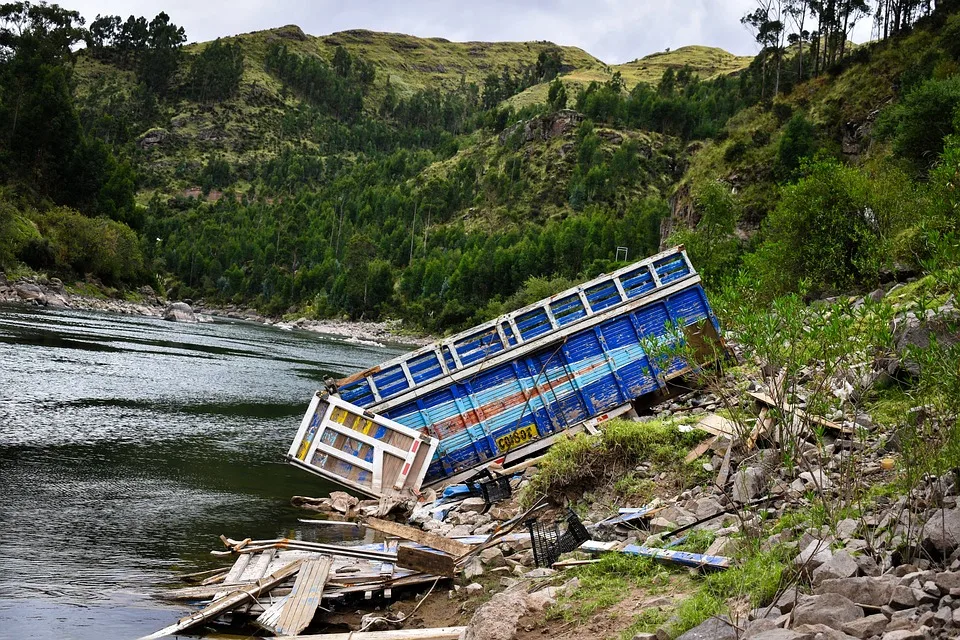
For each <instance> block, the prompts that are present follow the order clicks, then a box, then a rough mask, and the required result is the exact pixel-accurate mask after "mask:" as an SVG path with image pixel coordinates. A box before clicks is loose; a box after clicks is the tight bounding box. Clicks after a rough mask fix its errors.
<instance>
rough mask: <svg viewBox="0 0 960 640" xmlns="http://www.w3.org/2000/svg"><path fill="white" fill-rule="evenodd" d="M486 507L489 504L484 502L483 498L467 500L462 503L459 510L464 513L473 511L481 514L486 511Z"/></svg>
mask: <svg viewBox="0 0 960 640" xmlns="http://www.w3.org/2000/svg"><path fill="white" fill-rule="evenodd" d="M486 507H487V503H486V502H485V501H484V500H483V498H467V499H466V500H464V501H463V502H461V503H460V506H459V509H460V511H463V512H467V511H473V512H475V513H480V512H481V511H483V510H484V509H486Z"/></svg>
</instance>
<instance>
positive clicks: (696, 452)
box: [683, 436, 720, 464]
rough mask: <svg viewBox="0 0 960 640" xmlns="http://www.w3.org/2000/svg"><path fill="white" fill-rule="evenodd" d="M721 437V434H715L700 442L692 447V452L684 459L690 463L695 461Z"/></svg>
mask: <svg viewBox="0 0 960 640" xmlns="http://www.w3.org/2000/svg"><path fill="white" fill-rule="evenodd" d="M719 439H720V436H713V437H712V438H707V439H706V440H704V441H703V442H701V443H700V444H698V445H697V446H696V447H694V448H693V449H691V450H690V453H688V454H687V457H686V458H684V459H683V461H684V462H686V463H688V464H689V463H691V462H693V461H694V460H696V459H697V458H699V457H700V456H702V455H703V454H705V453H706V452H707V450H708V449H709V448H710V447H712V446H713V445H714V444H715V443H716V441H717V440H719Z"/></svg>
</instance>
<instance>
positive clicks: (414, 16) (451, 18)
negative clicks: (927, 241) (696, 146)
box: [52, 0, 871, 64]
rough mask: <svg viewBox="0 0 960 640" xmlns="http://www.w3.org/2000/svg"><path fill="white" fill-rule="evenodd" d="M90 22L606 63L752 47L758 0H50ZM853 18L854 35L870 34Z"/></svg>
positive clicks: (193, 35) (200, 36)
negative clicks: (524, 46) (477, 44)
mask: <svg viewBox="0 0 960 640" xmlns="http://www.w3.org/2000/svg"><path fill="white" fill-rule="evenodd" d="M52 1H53V2H57V3H58V4H61V5H62V6H64V7H66V8H68V9H76V10H78V11H79V12H80V14H81V15H82V16H84V17H85V18H86V19H87V22H88V23H89V21H90V20H93V19H94V18H95V17H96V16H97V14H101V15H120V16H123V17H126V16H128V15H130V14H131V13H133V14H135V15H138V16H139V15H143V16H146V17H147V18H148V19H150V18H152V17H153V16H154V15H156V14H157V13H159V12H160V11H166V12H167V14H169V16H170V19H171V20H172V21H173V22H174V23H176V24H178V25H180V26H182V27H184V28H185V29H186V31H187V38H188V40H189V41H190V42H203V41H206V40H213V39H214V38H217V37H220V36H231V35H236V34H238V33H246V32H249V31H260V30H262V29H269V28H272V27H279V26H283V25H286V24H296V25H299V26H300V28H302V29H303V30H304V31H305V32H306V33H309V34H311V35H326V34H329V33H333V32H335V31H343V30H346V29H370V30H373V31H392V32H398V33H406V34H410V35H415V36H421V37H441V38H446V39H448V40H454V41H469V40H481V41H504V40H506V41H517V40H521V41H522V40H550V41H552V42H554V43H556V44H561V45H572V46H576V47H580V48H581V49H584V50H585V51H587V52H588V53H590V54H592V55H593V56H595V57H597V58H599V59H601V60H603V61H604V62H607V63H609V64H618V63H621V62H628V61H630V60H633V59H635V58H640V57H643V56H645V55H648V54H651V53H656V52H658V51H663V50H664V49H666V48H667V47H670V48H672V49H676V48H678V47H682V46H684V45H689V44H700V45H707V46H713V47H721V48H723V49H726V50H727V51H730V52H731V53H735V54H738V55H754V54H756V53H757V50H758V47H757V45H756V44H755V43H754V41H753V37H752V35H751V34H750V33H749V32H748V31H747V30H746V29H745V28H744V27H743V26H742V25H741V24H740V17H741V16H742V15H744V14H745V13H747V12H748V11H751V10H753V9H754V8H755V7H756V0H589V1H585V0H527V1H522V0H520V1H516V2H507V1H506V0H474V1H472V2H454V1H447V2H443V1H441V0H406V1H404V2H390V1H387V0H344V1H341V2H335V1H332V0H232V1H223V0H52ZM870 22H871V20H870V19H869V18H864V19H863V20H861V23H860V25H858V26H857V28H856V30H855V31H854V34H853V38H852V39H853V40H854V41H855V42H863V41H865V40H868V39H869V38H870Z"/></svg>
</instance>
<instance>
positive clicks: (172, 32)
mask: <svg viewBox="0 0 960 640" xmlns="http://www.w3.org/2000/svg"><path fill="white" fill-rule="evenodd" d="M935 9H936V10H934V7H933V6H932V5H925V4H922V3H915V2H908V1H907V0H901V1H898V2H893V1H883V2H879V3H869V4H867V3H863V2H845V3H844V2H834V1H823V2H812V1H805V2H800V1H799V0H796V1H795V0H783V1H782V2H773V1H770V0H763V1H761V2H758V3H757V9H756V10H754V11H751V12H750V13H748V14H747V15H746V16H744V24H745V25H746V26H748V27H749V28H750V29H751V30H752V33H753V34H754V35H755V37H756V40H757V43H758V44H759V45H760V47H761V52H760V54H759V55H758V56H757V57H756V58H753V59H743V58H737V57H735V56H731V55H729V54H726V53H725V52H722V51H719V50H715V49H708V48H705V47H685V48H682V49H679V50H676V51H674V52H664V53H660V54H654V55H653V56H648V57H646V58H643V59H640V60H637V61H634V62H632V63H626V64H625V65H618V66H613V67H611V66H606V65H604V64H603V63H602V62H600V61H598V60H596V59H595V58H592V57H591V56H589V55H588V54H586V53H584V52H583V51H581V50H579V49H576V48H571V47H560V46H557V45H553V44H551V43H543V42H534V43H451V42H447V41H444V40H442V39H421V38H414V37H411V36H403V35H399V34H380V33H374V32H369V31H359V30H358V31H348V32H342V33H337V34H332V35H330V36H322V37H313V36H308V35H306V34H304V33H303V32H302V31H301V30H300V29H299V28H297V27H294V26H286V27H280V28H277V29H272V30H269V31H262V32H255V33H251V34H244V35H240V36H235V37H231V38H223V39H220V40H217V41H214V42H210V43H203V44H195V45H186V44H184V43H185V41H186V34H185V33H184V32H183V29H181V28H180V27H178V26H177V25H175V24H173V23H172V22H171V21H170V18H169V17H168V16H166V15H165V14H162V13H161V14H159V15H157V16H155V17H154V18H152V19H147V18H137V17H133V16H131V17H129V18H126V19H124V18H121V17H119V16H100V17H98V18H97V19H96V20H95V21H93V22H92V23H91V24H90V25H84V24H83V23H82V21H81V20H80V18H79V16H78V15H77V14H76V13H75V12H70V11H68V10H65V9H62V8H60V7H57V6H56V5H43V4H36V5H35V4H31V3H26V2H21V3H13V4H7V5H3V6H2V10H0V35H2V38H0V51H2V56H0V111H2V112H3V113H2V115H3V116H4V117H3V118H2V119H0V122H4V123H6V124H5V125H4V130H3V132H2V134H3V135H2V137H0V164H2V167H3V169H4V170H5V175H7V176H10V178H9V180H8V181H7V183H6V184H5V185H4V186H3V187H2V189H3V190H2V193H0V229H2V230H3V234H2V236H0V237H2V238H3V240H2V241H0V263H2V265H3V266H4V267H6V268H7V269H14V270H16V269H23V268H26V269H33V270H39V271H45V272H50V273H51V274H53V273H55V274H58V275H61V276H64V277H66V278H72V279H76V278H84V277H87V276H88V275H89V276H90V277H91V278H99V279H100V280H103V281H104V282H105V283H107V284H109V285H111V286H116V287H120V288H124V287H134V286H135V285H138V284H142V283H144V282H149V283H151V284H152V285H153V286H154V287H156V288H158V289H161V290H162V291H164V292H165V293H169V294H170V295H174V296H179V297H184V298H199V297H203V298H206V299H207V300H208V302H214V303H216V302H219V303H236V304H245V305H254V306H256V307H258V308H259V309H260V310H261V311H264V312H267V313H271V314H287V313H291V314H305V315H314V316H320V317H323V316H331V315H347V316H350V317H353V318H361V317H362V318H375V317H381V316H384V315H388V316H394V317H401V318H404V319H406V320H408V321H409V322H410V323H412V324H414V325H415V326H418V327H421V328H424V329H428V330H432V331H444V330H450V329H453V328H456V327H460V326H463V325H465V324H468V323H470V322H474V321H476V320H479V319H482V318H486V317H489V316H490V315H492V314H496V313H498V312H500V311H502V310H504V309H508V308H511V307H514V306H517V305H519V304H522V303H523V302H524V301H525V300H529V299H531V298H532V297H533V296H537V295H546V294H549V293H550V292H552V291H553V290H555V289H557V288H561V287H562V286H563V285H566V284H568V283H570V282H571V281H575V280H577V279H579V278H584V277H587V276H590V275H595V274H597V273H600V272H602V271H605V270H608V269H611V268H613V267H615V266H616V263H615V262H614V259H615V257H616V248H617V247H619V246H626V247H627V248H628V250H629V255H630V258H636V257H639V256H641V255H643V254H647V253H651V252H653V251H655V250H656V248H657V246H658V245H659V244H660V243H661V242H665V241H670V242H674V241H683V242H685V243H686V244H687V245H688V246H689V247H690V249H691V252H692V253H693V255H694V258H695V260H696V262H697V264H698V266H699V267H700V268H701V270H702V271H703V272H704V273H705V275H706V276H707V277H708V279H709V280H710V281H711V284H713V285H715V286H720V284H721V283H722V282H727V281H730V279H731V278H736V277H738V274H741V275H740V276H739V277H741V278H743V279H744V280H742V282H754V283H756V282H761V283H763V284H762V286H761V287H756V286H755V285H747V286H751V288H752V289H753V290H757V291H760V290H763V289H767V290H769V291H789V290H796V289H797V288H804V287H805V288H806V289H808V290H813V289H819V290H821V291H835V290H841V289H844V288H846V287H850V286H868V285H869V283H870V282H874V281H876V280H877V279H878V278H880V277H881V274H882V273H886V272H889V270H890V269H891V268H892V267H893V264H892V262H893V260H892V258H894V257H895V258H896V259H897V261H899V262H900V263H904V264H905V263H913V264H916V263H917V262H918V261H919V260H922V259H924V256H925V255H929V251H930V250H929V246H930V244H931V243H932V242H933V241H932V240H930V239H929V234H930V232H931V230H930V229H928V228H923V229H918V226H917V224H915V223H916V220H917V218H916V216H914V217H912V218H911V216H909V215H908V214H907V209H909V207H907V206H906V205H903V204H898V203H900V202H903V201H906V202H910V203H911V205H910V207H913V208H914V209H917V208H918V207H920V208H923V210H924V211H926V210H929V209H930V207H934V208H935V207H937V206H942V204H936V205H934V204H930V203H942V202H943V198H945V197H947V195H949V194H946V195H944V193H940V192H937V193H934V191H935V188H934V187H933V186H930V185H931V184H932V182H933V177H934V176H937V175H940V174H938V173H937V171H939V170H940V169H938V167H941V166H942V163H943V162H944V161H945V160H940V158H941V154H948V153H949V152H950V150H951V149H952V148H953V147H952V146H951V145H952V143H951V142H950V141H951V140H952V138H950V137H949V135H950V134H951V132H954V131H955V129H954V127H955V124H954V122H953V118H954V108H955V84H956V76H957V57H956V56H957V52H956V50H955V44H954V43H955V42H956V41H957V37H956V36H957V18H956V15H955V13H952V12H951V6H950V5H949V4H948V3H943V2H941V3H938V5H937V6H936V7H935ZM868 11H869V12H870V17H869V18H868V17H866V16H867V12H868ZM864 19H872V20H875V21H876V22H875V24H876V28H877V31H878V32H879V33H881V34H883V35H885V37H884V38H883V39H881V40H880V41H878V42H877V43H874V44H871V45H869V46H861V47H853V46H851V45H850V44H849V42H848V36H849V32H850V30H851V29H852V27H853V25H854V24H855V23H856V21H857V20H864ZM81 45H85V46H83V47H82V48H79V49H78V47H80V46H81ZM541 94H542V97H539V96H541ZM931 122H933V123H935V124H936V126H935V127H931V126H927V125H928V124H929V123H931ZM45 123H50V124H45ZM920 123H923V124H920ZM942 157H943V158H944V159H946V158H948V157H949V155H943V156H942ZM931 168H933V170H931ZM816 184H824V185H833V186H832V187H831V188H833V189H834V191H833V192H828V193H825V194H818V193H816V192H815V189H813V185H816ZM874 184H876V185H883V186H884V189H882V190H877V189H875V190H874V191H871V188H872V187H870V185H874ZM825 188H826V187H825ZM944 188H945V187H944ZM804 189H806V191H805V190H804ZM864 194H867V195H864ZM938 194H939V195H938ZM841 196H842V197H841ZM838 198H839V200H840V201H841V202H847V203H848V204H844V205H841V206H838V207H836V208H835V212H834V215H835V216H841V217H840V218H833V219H831V218H823V219H821V218H809V217H804V216H808V215H812V214H803V213H802V212H798V211H790V212H787V211H786V209H787V208H789V207H791V206H793V207H794V208H796V207H800V206H801V205H802V204H803V203H804V202H807V203H810V202H821V203H832V202H834V201H836V200H837V199H838ZM911 198H913V199H912V200H911ZM789 203H793V205H791V204H789ZM845 207H846V208H845ZM851 207H852V209H850V208H851ZM809 208H810V207H808V209H809ZM867 210H869V211H870V212H872V213H870V214H867V215H868V219H864V220H862V221H861V222H857V221H856V220H857V216H859V217H860V218H863V216H864V215H865V214H864V213H863V212H864V211H867ZM849 211H858V212H859V213H857V214H856V215H855V216H853V217H852V218H851V216H850V215H849ZM844 212H847V213H844ZM873 212H877V213H873ZM881 214H882V219H881ZM930 215H931V216H933V217H932V218H929V219H933V218H936V217H937V216H939V217H940V218H949V216H948V215H946V213H944V212H942V211H941V212H940V213H938V214H937V215H934V214H933V213H931V214H930ZM869 216H876V217H874V218H869ZM927 219H928V218H924V220H927ZM838 220H843V223H844V224H838V222H837V221H838ZM850 220H853V222H850ZM848 223H849V224H848ZM800 224H803V225H809V224H817V225H824V229H825V233H826V234H827V238H826V239H825V240H824V244H822V245H821V246H819V247H818V248H817V249H815V250H811V251H810V252H808V254H809V255H806V256H799V257H797V256H796V255H795V253H796V252H793V253H791V251H789V249H790V248H791V246H793V245H797V244H804V243H803V242H800V240H804V239H806V238H805V237H804V236H803V234H802V233H801V234H800V235H799V236H797V235H796V233H797V232H796V230H797V228H798V227H797V225H800ZM931 224H932V223H931ZM928 226H929V225H928ZM838 229H846V231H843V234H846V235H844V237H843V238H841V239H837V238H834V237H833V236H831V235H830V233H831V232H832V231H834V230H838ZM949 229H950V227H949V225H947V226H943V225H941V226H939V227H937V230H938V231H937V232H938V233H941V234H943V233H946V232H948V231H949ZM791 233H794V234H795V235H793V236H791ZM781 238H797V239H796V240H782V239H781ZM878 238H879V239H882V242H880V241H879V240H878ZM893 238H896V239H897V240H896V241H897V243H899V244H897V245H896V246H895V247H893V245H890V244H889V243H890V242H893ZM101 239H102V240H101ZM791 242H792V243H793V245H791V244H790V243H791ZM778 243H781V244H782V243H786V244H787V246H785V247H784V246H780V245H778ZM925 247H926V248H925ZM824 248H826V249H828V251H827V254H829V255H831V256H834V255H835V257H831V258H830V259H829V260H821V261H820V262H821V263H822V264H817V265H816V266H817V267H818V269H811V268H810V267H811V262H815V261H816V260H817V259H816V258H815V256H816V255H821V254H822V252H821V250H822V249H824ZM924 251H927V253H926V254H924ZM818 252H819V253H818ZM830 252H833V253H830ZM844 252H848V253H849V252H853V254H854V257H852V258H849V259H841V258H840V256H841V254H843V253H844ZM788 257H789V259H790V260H793V261H794V262H792V263H787V262H784V261H783V260H786V259H787V258H788ZM18 265H19V266H18ZM771 265H776V266H771ZM805 270H806V271H805ZM804 272H806V273H809V275H810V277H806V278H804V277H800V276H798V275H790V274H801V273H804ZM775 276H776V277H775ZM811 280H814V282H813V283H812V284H811V282H810V281H811Z"/></svg>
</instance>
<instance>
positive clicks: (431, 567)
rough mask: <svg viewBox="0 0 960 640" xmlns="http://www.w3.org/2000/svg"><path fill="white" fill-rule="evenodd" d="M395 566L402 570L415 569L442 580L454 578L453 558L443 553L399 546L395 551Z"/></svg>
mask: <svg viewBox="0 0 960 640" xmlns="http://www.w3.org/2000/svg"><path fill="white" fill-rule="evenodd" d="M397 566H399V567H403V568H404V569H415V570H416V571H421V572H423V573H429V574H431V575H435V576H443V577H444V578H452V577H453V576H454V563H453V556H449V555H447V554H445V553H436V552H434V551H432V550H430V549H417V548H416V547H409V546H407V545H400V548H399V549H398V550H397Z"/></svg>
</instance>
